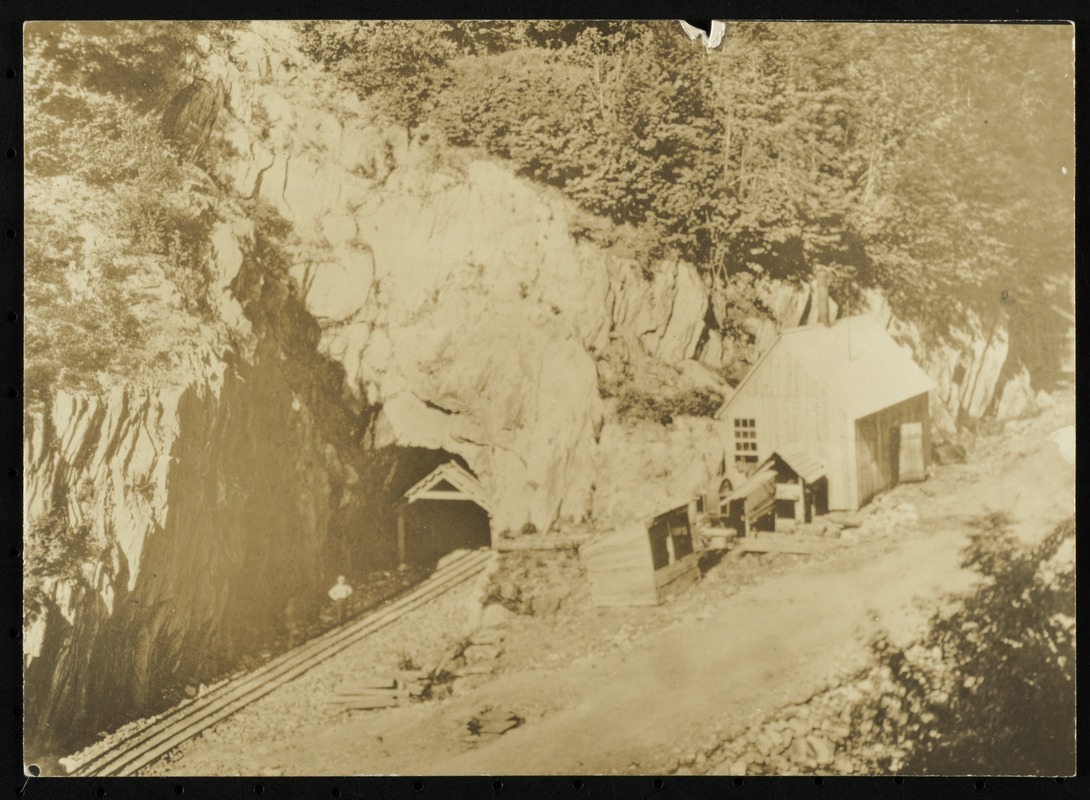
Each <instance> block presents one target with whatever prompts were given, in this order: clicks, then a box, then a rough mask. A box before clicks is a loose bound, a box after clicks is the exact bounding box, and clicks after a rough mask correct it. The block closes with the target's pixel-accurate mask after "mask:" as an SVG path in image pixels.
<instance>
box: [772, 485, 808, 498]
mask: <svg viewBox="0 0 1090 800" xmlns="http://www.w3.org/2000/svg"><path fill="white" fill-rule="evenodd" d="M776 499H777V500H801V499H802V487H801V486H799V485H798V484H797V483H777V484H776Z"/></svg>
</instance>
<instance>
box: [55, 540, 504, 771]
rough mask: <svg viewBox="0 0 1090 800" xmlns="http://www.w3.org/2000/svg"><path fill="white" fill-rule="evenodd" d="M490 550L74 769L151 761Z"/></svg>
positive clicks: (387, 619)
mask: <svg viewBox="0 0 1090 800" xmlns="http://www.w3.org/2000/svg"><path fill="white" fill-rule="evenodd" d="M489 557H490V553H489V551H486V550H478V551H472V552H469V553H466V554H464V555H460V556H458V557H456V558H455V559H454V560H453V561H451V563H449V564H447V565H445V566H444V567H443V568H442V569H440V570H438V571H436V572H434V573H432V574H431V575H430V576H429V577H428V578H426V579H425V580H424V581H422V582H421V583H419V584H417V585H416V586H415V587H413V588H411V589H409V590H408V591H407V592H405V593H404V594H402V595H401V596H399V597H397V598H395V599H394V600H392V601H387V603H386V604H385V605H383V606H382V607H380V608H377V609H375V610H374V611H372V612H371V613H369V614H367V615H366V616H364V617H362V618H360V619H358V620H356V621H354V622H352V623H349V624H348V625H345V626H343V627H339V628H335V629H333V630H331V631H327V632H326V633H324V634H321V635H320V636H317V637H315V638H314V639H311V640H310V641H308V642H305V643H304V644H302V645H300V646H299V647H297V648H295V649H293V650H290V651H288V652H287V653H284V654H282V655H280V656H277V657H276V658H274V659H272V660H270V661H269V662H268V663H266V664H264V665H262V666H261V667H258V668H257V669H255V670H253V671H251V672H247V673H244V674H242V675H238V676H236V677H234V678H230V679H228V680H227V681H226V682H224V683H222V684H220V685H219V686H217V687H216V688H215V689H213V690H212V691H210V692H208V693H207V694H205V695H202V696H201V697H198V698H194V699H193V700H191V701H189V702H187V703H184V704H181V705H179V706H176V707H175V708H174V709H172V710H171V711H169V712H168V713H167V714H166V715H164V716H163V717H160V718H159V719H156V720H153V721H152V722H150V723H148V725H146V726H144V727H141V728H138V729H137V730H135V731H133V732H132V733H131V734H129V735H128V736H126V737H125V738H124V739H122V740H121V741H119V742H117V743H116V744H115V745H113V746H111V747H110V748H108V749H107V750H104V751H103V752H101V753H98V754H96V755H95V756H93V757H92V758H90V759H88V760H87V761H86V762H85V763H83V764H81V765H80V766H79V767H77V768H76V769H75V770H73V772H72V773H70V774H72V775H76V776H92V775H94V776H110V775H130V774H132V773H133V772H136V771H137V770H139V769H142V768H143V767H145V766H147V765H149V764H151V763H153V762H154V761H156V760H158V759H159V758H161V757H162V756H163V755H165V754H166V753H167V752H169V751H170V750H172V749H174V748H175V747H177V746H178V745H179V744H181V743H182V742H184V741H186V740H188V739H191V738H193V737H194V736H196V735H197V734H199V733H201V732H202V731H204V730H206V729H207V728H209V727H211V726H212V725H214V724H215V723H217V722H219V721H221V720H223V719H225V718H227V717H228V716H230V715H231V714H234V713H235V712H236V711H238V710H239V709H241V708H244V707H246V706H247V705H250V704H251V703H253V702H255V701H257V700H259V699H260V698H262V697H264V696H266V695H267V694H269V693H271V692H273V691H275V690H276V689H277V688H279V687H280V686H283V685H284V684H285V683H288V682H289V681H292V680H294V679H295V678H297V677H299V676H300V675H302V674H303V673H305V672H307V671H308V670H310V669H312V668H313V667H315V666H317V665H318V664H320V663H322V662H323V661H325V660H326V659H328V658H329V657H330V656H332V655H334V654H336V653H338V652H340V651H342V650H344V649H345V648H347V647H349V646H350V645H353V644H355V643H356V642H358V641H360V640H362V639H364V638H366V637H367V636H369V635H371V634H372V633H374V632H375V631H378V630H380V629H381V628H384V627H386V626H387V625H391V624H393V623H394V622H397V621H398V620H399V619H401V618H402V617H403V616H404V615H405V614H407V613H409V612H410V611H413V610H416V609H418V608H420V607H421V606H422V605H423V604H424V603H426V602H428V601H431V600H433V599H435V598H437V597H439V596H441V595H443V594H445V593H446V592H448V591H450V590H451V589H453V588H454V587H456V586H458V585H460V584H462V583H465V582H466V581H467V580H469V579H471V578H473V577H475V576H476V575H478V574H479V573H480V572H482V571H483V570H484V568H485V565H486V563H487V562H488V559H489Z"/></svg>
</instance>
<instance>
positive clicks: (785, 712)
mask: <svg viewBox="0 0 1090 800" xmlns="http://www.w3.org/2000/svg"><path fill="white" fill-rule="evenodd" d="M899 691H900V690H899V688H898V687H897V686H896V684H895V683H894V681H893V675H892V673H891V672H890V670H889V668H888V667H884V666H883V667H873V668H871V669H869V670H867V671H866V672H864V673H862V674H861V675H857V676H855V677H853V678H850V679H848V680H846V681H844V682H842V683H839V684H837V685H835V686H833V687H831V688H829V689H827V690H826V691H824V692H821V693H818V694H816V695H814V696H813V697H811V698H810V699H809V700H807V701H806V702H803V703H798V704H794V705H790V706H787V707H785V708H782V709H780V710H778V711H777V712H775V713H774V714H772V715H769V716H766V717H764V718H762V719H759V720H757V721H756V722H754V723H753V724H751V725H750V726H749V727H748V728H746V729H745V730H744V731H743V732H742V733H741V734H740V735H738V736H736V737H734V738H731V739H729V740H727V741H725V742H722V743H721V744H719V745H717V746H715V747H714V748H713V749H712V750H711V751H706V752H703V753H696V754H693V755H692V756H690V757H689V758H687V759H685V760H684V761H679V763H678V767H677V769H676V770H675V771H676V772H677V773H678V774H693V773H700V774H707V775H798V774H826V775H828V774H833V775H849V774H860V773H867V772H873V771H875V770H876V768H877V765H879V764H881V765H883V766H882V771H892V772H896V771H897V770H898V768H899V767H900V765H901V764H902V763H903V755H904V754H903V753H901V752H899V751H897V750H895V749H893V748H891V747H890V745H889V744H888V742H889V736H888V735H889V734H890V733H891V732H892V731H893V730H894V729H896V728H903V727H904V726H905V725H906V724H907V723H908V722H909V719H908V714H907V712H905V711H903V710H902V709H901V708H900V705H899V703H897V702H889V703H879V701H878V698H883V699H887V700H889V699H892V698H894V697H896V696H897V695H898V693H899ZM879 705H880V706H881V707H882V709H883V713H882V714H881V715H880V716H879V717H875V718H860V711H861V709H866V708H874V707H876V706H879Z"/></svg>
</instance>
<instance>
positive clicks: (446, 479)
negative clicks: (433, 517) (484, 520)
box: [405, 461, 492, 512]
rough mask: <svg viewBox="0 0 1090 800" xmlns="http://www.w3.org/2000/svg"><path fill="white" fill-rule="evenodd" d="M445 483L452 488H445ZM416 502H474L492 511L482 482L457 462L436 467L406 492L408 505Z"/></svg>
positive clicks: (449, 462)
mask: <svg viewBox="0 0 1090 800" xmlns="http://www.w3.org/2000/svg"><path fill="white" fill-rule="evenodd" d="M443 483H446V484H448V486H449V487H450V488H443V487H442V484H443ZM416 500H472V501H473V502H474V503H476V504H477V505H479V506H480V507H481V508H483V509H484V510H485V511H489V512H491V510H492V509H491V508H489V503H488V496H487V494H485V491H484V487H483V486H481V482H480V481H478V480H477V478H476V477H474V476H473V474H472V473H470V472H469V470H467V469H465V468H464V467H463V466H461V465H460V464H459V463H458V462H457V461H448V462H447V463H446V464H442V465H441V466H438V467H436V468H435V469H433V470H432V471H431V472H429V473H428V474H427V475H426V476H425V477H424V478H423V479H422V480H420V481H419V482H417V483H416V484H415V485H413V487H412V488H411V489H409V490H408V491H407V492H405V502H406V504H408V503H412V502H415V501H416Z"/></svg>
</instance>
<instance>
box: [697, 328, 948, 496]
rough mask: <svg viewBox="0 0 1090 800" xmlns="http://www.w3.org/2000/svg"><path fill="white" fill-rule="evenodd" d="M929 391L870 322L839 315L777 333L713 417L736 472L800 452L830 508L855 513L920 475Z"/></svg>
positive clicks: (904, 355)
mask: <svg viewBox="0 0 1090 800" xmlns="http://www.w3.org/2000/svg"><path fill="white" fill-rule="evenodd" d="M932 388H933V384H932V382H931V379H930V378H928V377H927V375H926V374H925V373H924V371H923V370H922V369H920V368H919V366H917V364H916V363H915V362H914V361H913V360H912V356H911V355H910V354H909V352H908V351H907V350H905V349H903V348H901V347H900V346H899V345H897V343H896V342H894V341H893V339H892V337H890V335H889V334H888V333H887V332H886V330H885V328H883V327H882V325H880V324H879V323H878V321H877V320H875V319H874V318H872V317H869V316H854V317H844V318H842V319H839V320H837V321H836V322H834V323H831V324H822V323H819V324H816V325H807V326H804V327H800V328H791V329H787V330H784V331H782V332H781V333H780V335H779V336H778V337H777V339H776V340H775V342H773V344H772V345H771V346H770V347H769V349H768V350H766V351H765V353H764V354H763V355H762V356H761V358H760V359H758V361H757V363H756V364H754V365H753V368H752V369H750V371H749V372H748V373H747V374H746V376H745V378H744V379H743V380H742V382H741V383H739V384H738V386H737V388H736V389H735V393H734V395H733V396H732V397H731V398H730V399H729V400H727V402H726V403H724V404H723V406H722V407H720V409H719V411H718V412H716V419H718V420H719V421H720V424H721V425H722V438H723V440H724V443H725V444H726V446H727V448H728V452H727V458H728V461H730V462H733V465H734V468H735V469H737V470H741V471H750V470H753V469H756V468H757V467H758V466H759V465H760V464H762V463H763V462H765V461H766V460H768V458H769V457H770V456H771V455H772V454H773V453H775V452H776V451H777V450H779V449H781V448H783V447H785V446H801V447H805V448H806V449H808V450H809V451H811V452H812V453H814V454H815V455H816V456H817V457H818V458H819V459H820V460H821V462H822V463H823V464H824V465H825V469H826V477H827V480H828V503H829V508H830V509H834V510H852V511H854V510H858V509H859V508H860V507H861V506H863V505H865V504H866V503H867V502H868V501H869V500H870V499H871V498H872V497H874V496H875V495H876V494H878V493H879V492H882V491H885V490H887V489H889V488H891V487H892V486H894V485H895V484H896V483H898V482H899V480H908V479H919V478H920V477H921V476H922V475H923V474H924V473H925V472H926V468H927V464H928V461H929V459H930V453H931V442H930V413H929V403H928V400H929V393H930V391H931V389H932ZM902 445H903V447H902ZM902 473H904V474H903V475H902Z"/></svg>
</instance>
